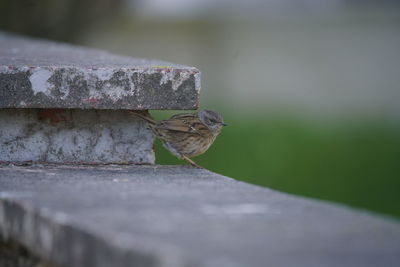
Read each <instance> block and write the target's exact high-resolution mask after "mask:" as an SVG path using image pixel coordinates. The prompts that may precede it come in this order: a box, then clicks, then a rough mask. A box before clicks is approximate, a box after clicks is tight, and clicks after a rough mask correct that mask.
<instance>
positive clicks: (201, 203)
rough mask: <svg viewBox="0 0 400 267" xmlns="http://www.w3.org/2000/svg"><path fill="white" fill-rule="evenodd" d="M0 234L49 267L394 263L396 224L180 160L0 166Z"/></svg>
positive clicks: (397, 257)
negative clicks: (170, 162)
mask: <svg viewBox="0 0 400 267" xmlns="http://www.w3.org/2000/svg"><path fill="white" fill-rule="evenodd" d="M0 192H1V193H0V233H1V235H2V236H3V238H6V239H12V240H16V241H18V242H19V243H21V244H23V245H25V246H26V247H27V248H28V249H29V250H31V251H32V252H33V253H35V254H36V255H39V256H40V257H41V258H43V259H46V260H49V261H50V262H51V263H53V264H56V265H58V266H74V267H83V266H85V267H87V266H104V267H105V266H107V267H109V266H115V267H119V266H121V267H122V266H124V267H126V266H146V267H148V266H153V267H155V266H157V267H158V266H169V267H181V266H186V267H188V266H196V267H199V266H207V267H224V266H227V267H253V266H254V267H256V266H257V267H258V266H259V267H264V266H272V267H274V266H282V267H283V266H285V267H286V266H300V267H301V266H304V267H314V266H315V267H317V266H318V267H319V266H324V267H333V266H335V267H336V266H337V267H339V266H340V267H343V266H352V267H355V266H360V267H361V266H362V267H368V266H371V267H372V266H373V267H376V266H386V267H391V266H393V267H394V266H398V263H399V262H400V224H399V222H397V221H392V220H390V219H385V218H381V217H379V216H375V215H372V214H369V213H365V212H360V211H357V210H354V209H349V208H345V207H340V206H336V205H332V204H328V203H323V202H319V201H313V200H309V199H304V198H300V197H294V196H289V195H286V194H282V193H279V192H275V191H272V190H269V189H266V188H260V187H257V186H252V185H248V184H245V183H242V182H237V181H235V180H232V179H229V178H227V177H224V176H221V175H217V174H214V173H212V172H209V171H206V170H200V169H194V168H191V167H184V166H175V167H171V166H97V167H93V166H92V167H90V166H86V167H85V166H59V165H32V166H25V167H18V166H13V165H3V166H2V167H0Z"/></svg>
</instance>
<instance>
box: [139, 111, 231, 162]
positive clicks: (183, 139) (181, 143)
mask: <svg viewBox="0 0 400 267" xmlns="http://www.w3.org/2000/svg"><path fill="white" fill-rule="evenodd" d="M132 114H133V115H135V116H137V117H140V118H142V119H143V120H145V121H147V122H148V123H149V126H150V129H151V130H152V131H153V132H154V134H155V135H156V136H157V137H158V138H159V139H160V140H161V141H162V143H163V145H164V147H165V148H166V149H167V150H168V151H169V152H171V153H172V154H173V155H174V156H176V157H178V158H180V159H183V160H185V161H187V162H189V163H190V164H191V165H193V166H195V167H198V168H201V166H199V165H197V164H196V163H195V162H194V161H193V160H191V159H190V158H192V157H195V156H198V155H201V154H203V153H204V152H206V151H207V149H208V148H209V147H210V146H211V144H212V143H213V142H214V140H215V138H216V137H217V136H218V134H219V133H220V132H221V129H222V126H225V125H226V124H225V123H224V121H223V119H222V116H221V115H220V114H219V113H218V112H215V111H212V110H202V111H199V112H196V113H183V114H177V115H174V116H172V117H171V118H169V119H166V120H161V121H158V122H157V121H155V120H153V119H152V118H150V117H149V116H146V115H143V114H141V113H138V112H132Z"/></svg>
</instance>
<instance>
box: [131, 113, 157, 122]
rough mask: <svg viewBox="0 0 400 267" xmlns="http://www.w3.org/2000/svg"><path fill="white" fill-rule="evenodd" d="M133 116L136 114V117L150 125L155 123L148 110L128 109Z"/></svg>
mask: <svg viewBox="0 0 400 267" xmlns="http://www.w3.org/2000/svg"><path fill="white" fill-rule="evenodd" d="M129 112H130V113H131V114H132V115H133V116H136V117H138V118H141V119H142V120H144V121H146V122H148V123H149V124H150V125H151V126H153V125H155V124H156V121H155V120H154V119H153V118H152V117H151V116H150V113H149V112H148V111H139V110H135V111H129Z"/></svg>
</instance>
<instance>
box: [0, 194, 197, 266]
mask: <svg viewBox="0 0 400 267" xmlns="http://www.w3.org/2000/svg"><path fill="white" fill-rule="evenodd" d="M0 240H1V241H3V242H4V241H5V242H8V241H11V242H16V243H17V244H20V245H22V246H24V247H25V248H27V250H28V251H29V252H30V253H32V255H33V256H36V257H38V258H39V259H42V260H43V261H44V262H48V263H50V264H53V265H55V266H63V267H71V266H74V267H88V266H96V267H110V266H113V267H127V266H138V267H190V266H193V265H192V264H189V263H187V262H186V261H185V260H184V258H183V257H182V255H181V253H180V252H179V250H177V249H175V248H174V247H171V246H169V245H168V246H167V245H164V244H159V243H158V242H157V244H156V243H153V244H143V243H141V244H140V248H134V249H132V248H130V249H127V248H124V247H123V246H118V245H116V244H113V243H112V242H111V241H110V240H103V239H101V238H99V237H96V235H95V234H92V233H90V232H89V231H86V230H83V229H79V228H77V227H75V226H74V224H73V222H67V220H66V218H63V216H62V215H58V216H57V213H54V212H53V213H52V214H51V213H50V212H49V211H47V210H45V209H40V210H37V209H35V208H33V207H32V206H30V205H29V204H28V203H23V202H22V201H18V200H16V199H13V198H12V197H11V196H5V194H4V193H3V194H1V193H0ZM144 243H146V242H144ZM147 243H148V242H147ZM66 244H68V245H66ZM88 255H90V256H88Z"/></svg>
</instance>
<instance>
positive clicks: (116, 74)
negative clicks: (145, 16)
mask: <svg viewBox="0 0 400 267" xmlns="http://www.w3.org/2000/svg"><path fill="white" fill-rule="evenodd" d="M199 93H200V72H199V71H198V70H197V69H196V68H193V67H187V66H183V65H177V64H173V63H169V62H164V61H157V60H146V59H139V58H132V57H127V56H119V55H113V54H110V53H107V52H104V51H99V50H96V49H89V48H85V47H79V46H73V45H68V44H62V43H56V42H50V41H44V40H37V39H31V38H24V37H20V36H14V35H10V34H5V33H1V32H0V96H1V97H0V108H79V109H135V110H146V109H196V108H197V107H198V101H199Z"/></svg>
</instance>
